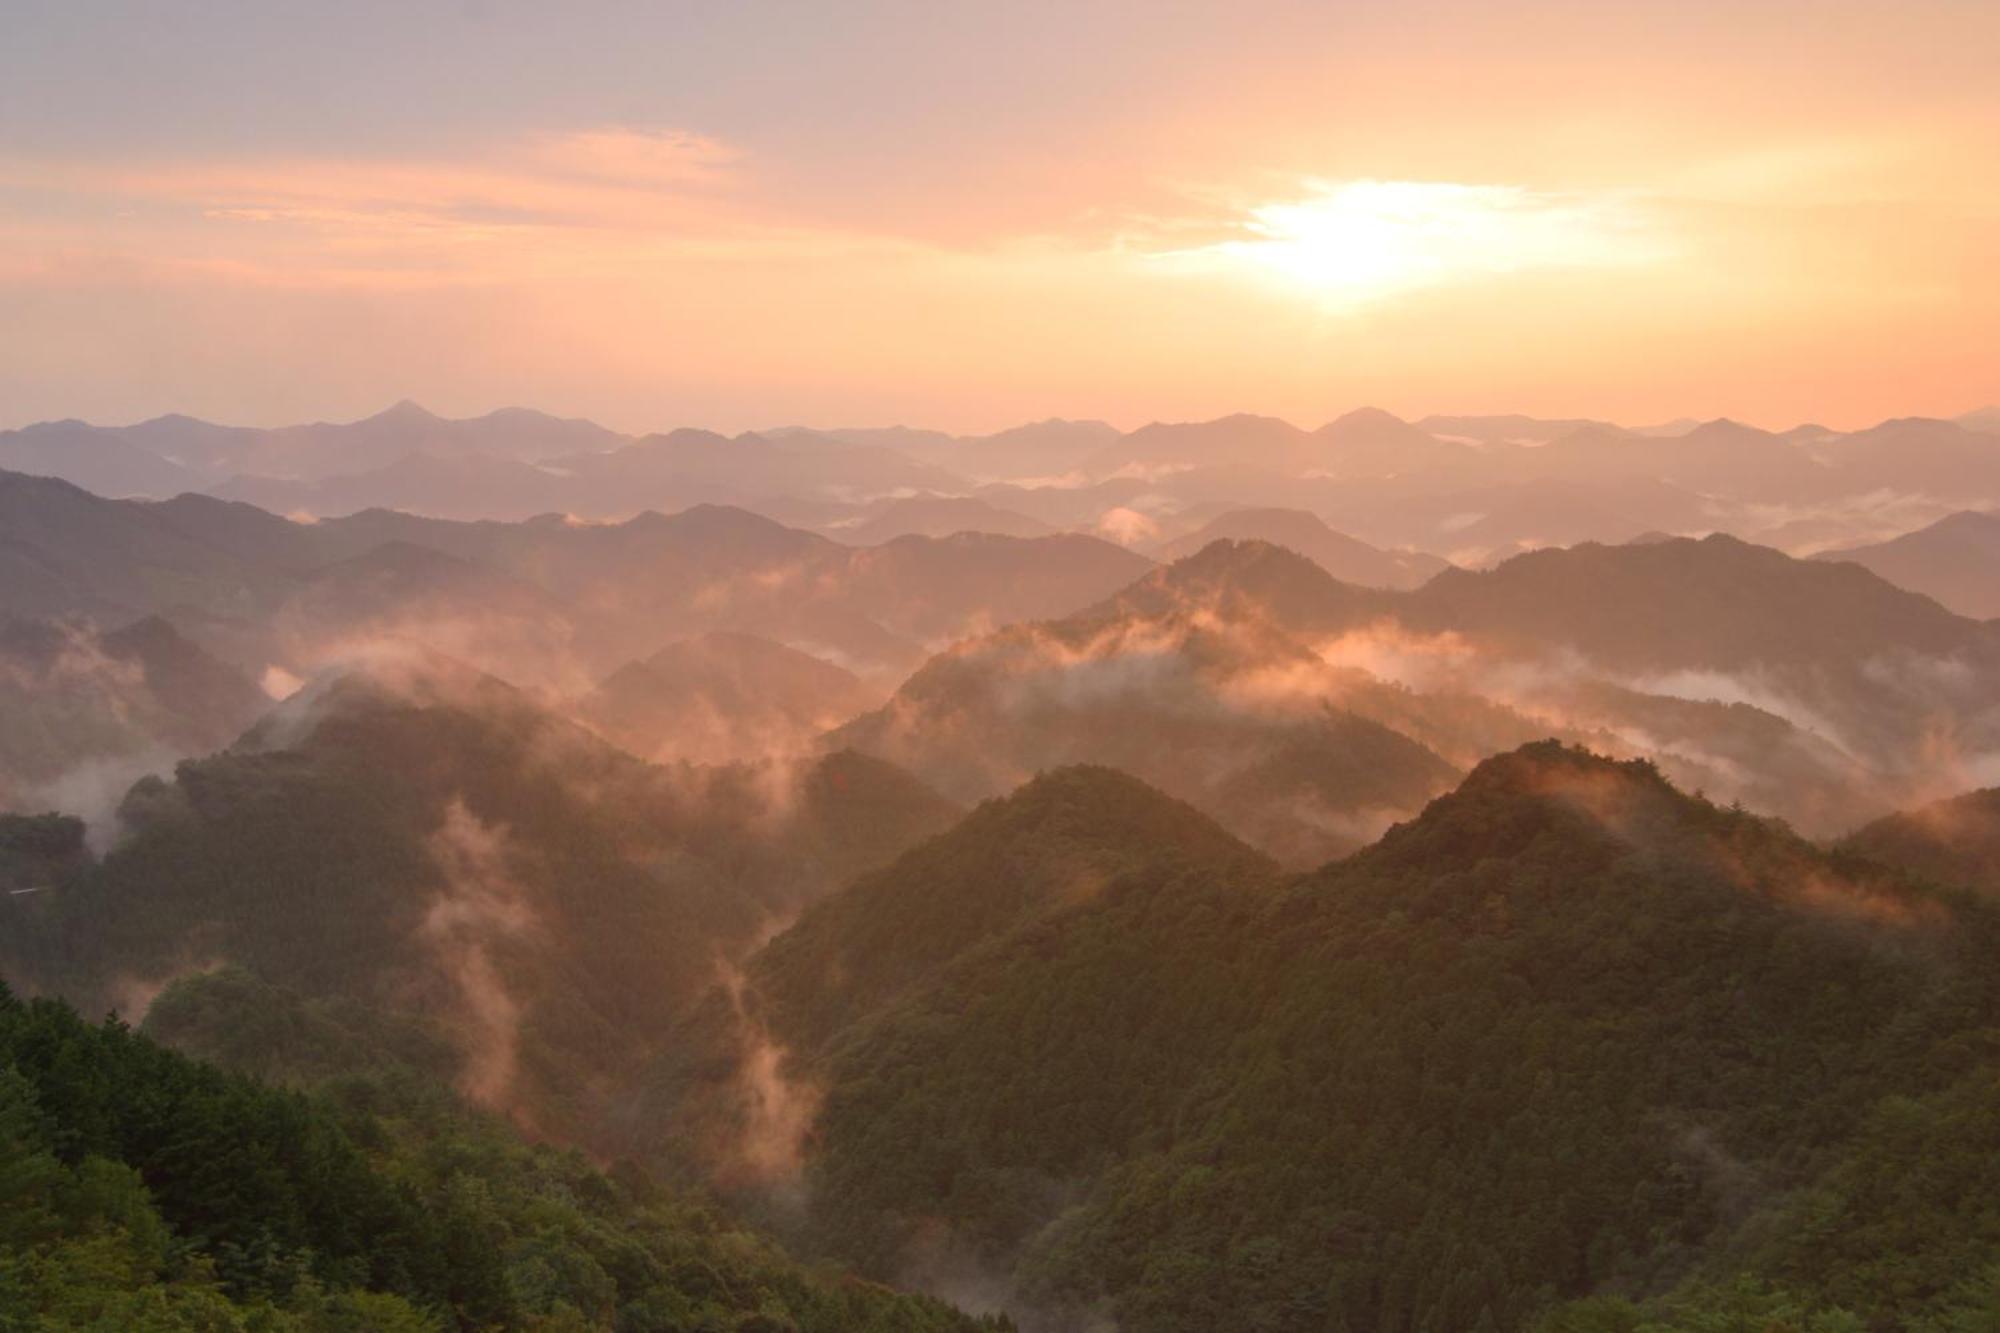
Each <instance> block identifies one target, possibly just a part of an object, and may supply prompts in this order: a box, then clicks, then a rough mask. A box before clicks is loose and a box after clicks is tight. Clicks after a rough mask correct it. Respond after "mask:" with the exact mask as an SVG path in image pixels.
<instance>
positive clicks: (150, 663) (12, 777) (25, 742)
mask: <svg viewBox="0 0 2000 1333" xmlns="http://www.w3.org/2000/svg"><path fill="white" fill-rule="evenodd" d="M269 704H270V700H269V699H268V698H266V697H265V695H264V693H263V691H261V690H259V689H258V688H257V687H256V686H255V685H253V684H251V683H250V682H249V681H247V680H245V679H244V678H243V677H242V676H241V675H239V674H238V673H237V672H235V671H233V670H232V669H230V668H229V667H228V666H226V665H224V664H223V663H221V662H218V661H216V660H215V659H214V658H213V657H211V656H209V654H207V653H206V652H204V651H202V649H200V648H199V647H197V646H196V645H195V644H193V643H191V642H189V641H188V640H187V639H186V638H184V637H182V636H181V635H180V634H179V633H178V632H177V631H175V629H174V628H173V626H171V625H169V624H168V623H167V622H166V621H164V620H161V619H159V618H157V617H148V618H146V619H143V620H138V621H134V622H133V623H131V624H129V625H126V626H124V627H123V628H121V629H118V630H114V631H111V632H109V633H105V632H102V631H100V630H98V629H97V628H95V627H94V626H91V625H87V624H80V623H74V622H68V621H41V620H34V621H30V620H18V619H6V618H0V809H19V808H21V807H22V806H23V805H32V806H35V807H36V808H41V807H44V806H61V807H62V808H64V809H66V810H68V811H70V812H72V813H77V814H84V815H88V816H90V817H91V818H92V819H99V818H102V817H103V816H106V815H108V814H109V813H110V807H111V805H113V804H115V802H116V799H117V796H118V794H119V793H120V792H121V791H122V789H123V787H124V786H125V785H127V784H129V783H130V782H131V781H132V780H133V779H134V778H136V777H138V776H139V775H140V774H141V773H144V772H146V771H148V770H150V769H153V768H156V767H163V766H166V765H169V764H171V763H172V762H173V761H174V760H175V759H178V758H184V757H187V756H190V755H198V754H207V753H208V752H210V751H212V750H217V749H220V748H222V747H223V746H224V745H227V744H228V743H229V742H231V741H233V740H234V739H236V737H237V736H238V735H239V734H241V733H242V731H243V730H244V729H245V728H246V727H248V726H249V725H250V724H251V723H252V722H254V721H255V720H256V719H257V717H258V716H259V714H260V713H262V712H263V710H264V709H265V708H266V707H268V706H269ZM114 787H115V788H116V789H117V790H111V788H114Z"/></svg>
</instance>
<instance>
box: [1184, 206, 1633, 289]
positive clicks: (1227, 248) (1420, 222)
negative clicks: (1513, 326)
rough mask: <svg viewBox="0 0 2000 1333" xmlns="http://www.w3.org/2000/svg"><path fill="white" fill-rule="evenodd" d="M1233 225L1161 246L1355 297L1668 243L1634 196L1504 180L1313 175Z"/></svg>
mask: <svg viewBox="0 0 2000 1333" xmlns="http://www.w3.org/2000/svg"><path fill="white" fill-rule="evenodd" d="M1237 231H1238V235H1236V236H1234V237H1232V238H1230V239H1227V240H1222V241H1218V242H1216V243H1214V244H1211V245H1206V246H1200V247H1196V248H1193V249H1185V250H1176V251H1171V252H1169V253H1167V254H1164V255H1159V256H1156V258H1157V259H1159V260H1161V261H1162V262H1164V263H1166V264H1167V265H1168V266H1170V267H1172V268H1176V269H1180V270H1183V271H1193V272H1209V273H1213V272H1224V273H1239V274H1240V273H1248V274H1252V275H1256V276H1261V277H1263V278H1266V279H1269V280H1273V281H1276V282H1278V283H1280V284H1282V285H1283V286H1285V287H1287V288H1289V289H1292V290H1296V291H1300V292H1304V293H1307V294H1310V295H1313V296H1315V297H1318V298H1320V299H1322V300H1324V301H1326V302H1328V303H1330V304H1335V305H1352V304H1360V303H1363V302H1367V301H1372V300H1376V299H1379V298H1382V297H1385V296H1390V295H1394V294H1396V293H1399V292H1405V291H1410V290H1414V289H1418V288H1423V287H1433V286H1439V285H1442V284H1446V283H1451V282H1456V281H1460V280H1463V279H1467V278H1473V277H1478V276H1482V275H1489V276H1490V275H1497V274H1509V273H1519V272H1523V271H1526V270H1529V269H1550V268H1565V267H1582V268H1595V267H1603V266H1609V265H1626V264H1636V263H1647V262H1652V261H1654V260H1657V259H1660V258H1663V257H1664V256H1665V254H1666V247H1665V246H1664V244H1663V243H1662V240H1661V238H1660V237H1659V236H1658V235H1657V234H1656V232H1655V230H1654V229H1653V228H1652V227H1651V226H1649V225H1648V224H1647V222H1646V220H1645V219H1644V218H1643V217H1642V216H1640V214H1639V213H1638V211H1637V210H1636V209H1634V208H1633V207H1632V206H1631V205H1629V204H1627V203H1624V202H1622V201H1619V200H1616V199H1612V198H1579V197H1570V196H1558V195H1551V194H1542V193H1537V192H1535V191H1531V190H1525V189H1521V188H1518V187H1515V186H1506V185H1458V184H1449V183H1443V182H1433V181H1376V180H1362V181H1349V182H1345V183H1338V184H1335V183H1327V182H1319V181H1315V182H1312V183H1311V187H1310V193H1309V194H1308V195H1307V196H1306V197H1304V198H1301V199H1292V200H1282V201H1275V202H1270V203H1264V204H1259V205H1256V206H1254V207H1252V208H1250V209H1249V210H1248V211H1247V213H1246V214H1245V215H1244V216H1243V218H1242V219H1241V221H1240V222H1239V223H1238V224H1237Z"/></svg>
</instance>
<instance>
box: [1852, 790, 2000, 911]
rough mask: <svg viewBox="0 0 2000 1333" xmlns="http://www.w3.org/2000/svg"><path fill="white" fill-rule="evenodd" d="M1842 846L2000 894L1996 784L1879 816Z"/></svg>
mask: <svg viewBox="0 0 2000 1333" xmlns="http://www.w3.org/2000/svg"><path fill="white" fill-rule="evenodd" d="M1840 846H1841V848H1842V849H1843V850H1845V851H1848V852H1851V853H1853V854H1855V855H1857V856H1866V857H1868V858H1870V859H1871V860H1876V861H1880V862H1882V863H1883V864H1884V865H1892V866H1896V867H1898V868H1900V869H1903V870H1907V871H1909V872H1910V873H1911V874H1914V875H1921V876H1923V877H1924V878H1925V879H1928V880H1931V881H1932V882H1934V883H1937V884H1955V885H1959V886H1962V887H1965V888H1972V889H1979V890H1981V891H1982V892H1986V893H1994V894H2000V787H1996V788H1989V789H1988V790H1986V791H1975V792H1967V793H1966V794H1965V795H1963V796H1956V797H1953V798H1952V799H1951V800H1948V801H1938V802H1935V803H1934V804H1931V805H1927V806H1924V807H1922V808H1921V809H1918V810H1908V811H1904V812H1903V813H1901V814H1894V815H1890V816H1888V817H1887V818H1884V819H1878V820H1876V821H1875V822H1874V823H1872V824H1869V825H1868V826H1867V827H1865V828H1862V829H1860V830H1858V831H1856V832H1855V833H1854V834H1852V835H1851V836H1849V837H1847V838H1846V839H1844V840H1843V841H1842V842H1841V844H1840Z"/></svg>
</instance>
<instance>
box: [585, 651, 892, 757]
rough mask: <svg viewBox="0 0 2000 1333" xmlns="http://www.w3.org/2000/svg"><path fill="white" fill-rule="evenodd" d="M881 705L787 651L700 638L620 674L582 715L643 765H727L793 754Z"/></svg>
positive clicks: (589, 698)
mask: <svg viewBox="0 0 2000 1333" xmlns="http://www.w3.org/2000/svg"><path fill="white" fill-rule="evenodd" d="M880 699H881V696H880V695H879V694H877V693H876V692H875V691H873V690H870V689H869V688H868V687H867V686H865V685H863V684H862V683H861V680H860V678H858V677H857V676H855V674H854V673H853V672H851V671H848V670H845V669H844V668H842V667H839V666H836V665H835V664H834V663H832V662H828V661H825V660H823V659H820V658H817V657H812V656H810V655H808V654H806V653H802V652H799V651H798V650H797V649H794V648H787V647H786V646H785V645H783V644H781V643H773V642H771V641H770V640H769V639H760V638H758V637H756V636H755V635H751V634H703V635H698V636H697V637H695V638H692V639H683V640H681V641H680V642H678V643H670V644H668V645H667V646H666V647H664V648H662V649H661V650H660V651H659V652H657V653H654V654H653V655H652V656H651V657H648V658H645V659H644V660H642V661H638V662H632V663H628V664H627V665H625V666H622V667H620V668H619V669H618V670H616V671H614V672H612V673H611V675H609V676H607V677H605V679H604V680H603V681H602V682H601V683H600V684H599V685H598V686H597V687H596V688H595V689H593V690H592V691H590V693H589V694H587V695H585V696H584V697H583V698H581V699H579V700H578V701H577V704H576V712H577V716H579V717H580V718H582V719H583V721H585V722H586V723H588V724H589V725H590V727H591V728H592V729H593V730H595V731H596V732H597V733H598V734H599V735H601V736H603V737H605V738H606V739H607V740H610V741H611V742H613V743H614V744H616V745H618V746H619V747H621V748H622V749H625V750H629V751H630V752H632V753H633V754H636V755H639V756H641V757H644V758H648V759H655V760H662V761H666V760H674V759H686V760H691V761H694V762H697V763H730V762H735V761H744V762H749V761H754V760H757V759H759V758H763V757H765V756H771V755H789V754H792V753H794V752H796V751H798V750H801V749H803V748H805V747H806V746H807V745H808V744H809V743H810V742H811V741H813V740H814V739H816V738H817V737H818V736H819V734H820V733H821V732H824V731H827V730H830V729H831V728H833V727H836V726H839V725H840V724H841V723H843V722H845V721H847V720H848V719H849V718H851V717H853V716H854V715H855V714H857V713H860V712H862V711H864V710H866V709H867V708H869V707H871V706H872V705H874V704H876V703H878V702H880Z"/></svg>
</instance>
